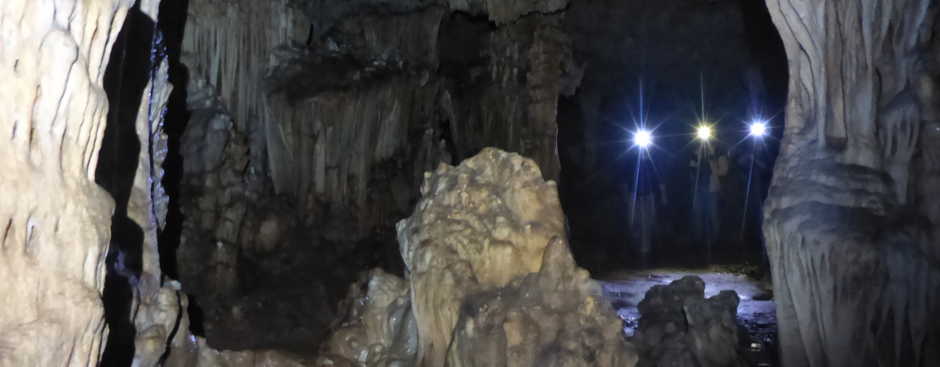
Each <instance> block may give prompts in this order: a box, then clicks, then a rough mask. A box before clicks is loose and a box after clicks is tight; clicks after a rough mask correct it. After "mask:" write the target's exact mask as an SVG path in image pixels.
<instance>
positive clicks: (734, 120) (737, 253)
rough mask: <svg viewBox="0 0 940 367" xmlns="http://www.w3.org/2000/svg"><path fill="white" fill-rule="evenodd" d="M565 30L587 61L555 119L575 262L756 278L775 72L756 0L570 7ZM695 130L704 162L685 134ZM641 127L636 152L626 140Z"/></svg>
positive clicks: (776, 105)
mask: <svg viewBox="0 0 940 367" xmlns="http://www.w3.org/2000/svg"><path fill="white" fill-rule="evenodd" d="M678 25H681V26H678ZM566 29H567V31H568V32H569V34H571V36H572V39H573V40H574V43H573V45H574V52H575V58H576V60H577V61H578V62H579V63H582V64H584V65H586V71H585V76H584V80H583V82H582V84H581V86H580V88H579V90H578V93H577V94H576V95H575V96H573V97H571V98H562V99H561V101H560V104H559V111H558V114H559V141H558V145H559V148H558V150H559V155H560V159H561V163H562V179H561V186H560V195H561V199H562V203H563V205H564V207H565V212H566V214H567V216H568V219H569V221H570V228H571V231H570V232H571V233H570V234H571V237H572V250H573V252H574V254H575V257H576V259H577V260H578V262H579V264H581V265H582V266H585V267H586V268H588V269H589V270H591V272H592V273H594V274H603V273H607V272H611V271H616V270H618V269H624V268H638V267H656V266H703V265H713V264H726V265H727V264H731V265H733V266H739V267H742V269H744V268H747V269H748V270H749V271H750V272H752V273H755V274H757V273H765V274H766V271H767V268H766V266H765V265H763V264H766V260H765V259H766V256H765V255H764V250H763V244H762V242H763V239H762V236H761V229H760V228H761V220H762V219H761V217H760V213H761V210H760V208H761V205H762V201H763V198H764V197H765V196H766V191H767V188H768V187H769V184H770V176H771V172H772V168H773V162H774V160H775V158H776V154H777V145H778V143H779V138H780V137H781V136H782V132H783V121H784V118H783V109H784V107H785V102H786V92H787V89H786V88H787V86H786V83H787V65H786V55H785V53H784V50H783V45H782V42H781V41H780V38H779V35H778V34H777V32H776V29H775V28H774V26H773V24H772V22H771V19H770V16H769V14H768V12H767V9H766V7H765V5H764V4H763V3H762V2H756V1H746V0H722V1H692V0H682V1H671V2H617V1H612V0H602V1H596V2H590V3H583V2H576V3H573V4H572V5H571V7H570V9H569V10H568V14H567V18H566ZM758 120H760V121H765V122H766V123H767V125H768V127H769V130H768V135H767V136H764V137H762V138H756V137H752V136H749V127H750V126H749V125H750V123H751V122H754V121H758ZM705 121H707V122H708V123H710V124H711V126H712V127H713V138H712V139H711V140H710V141H709V143H708V144H707V145H708V146H711V147H712V148H713V151H712V152H711V153H709V152H708V149H706V148H704V145H705V144H703V143H702V142H701V141H699V140H696V135H695V129H696V127H697V126H698V125H699V124H700V123H701V122H705ZM641 128H645V129H647V130H649V131H651V132H652V135H653V145H652V146H650V147H649V148H648V149H642V148H639V147H637V146H636V145H635V142H634V141H633V138H634V134H635V133H636V132H637V131H639V130H640V129H641ZM637 163H640V165H639V169H638V164H637ZM713 166H714V167H716V168H715V173H714V174H713V173H712V172H711V171H712V170H711V168H712V167H713ZM712 176H716V177H717V179H718V180H717V182H716V183H715V182H712V181H714V178H713V177H712ZM631 213H632V216H631Z"/></svg>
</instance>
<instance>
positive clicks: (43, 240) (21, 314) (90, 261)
mask: <svg viewBox="0 0 940 367" xmlns="http://www.w3.org/2000/svg"><path fill="white" fill-rule="evenodd" d="M132 3H133V2H132V1H119V0H96V1H52V0H29V1H26V0H5V1H3V2H2V3H0V81H2V84H3V85H4V88H2V89H0V100H2V101H3V103H2V104H0V140H2V141H3V143H0V156H2V157H3V159H2V160H0V187H2V188H3V190H4V194H3V195H0V223H3V224H2V225H0V226H2V227H3V230H2V231H0V261H2V264H0V278H2V279H4V281H5V282H6V285H5V286H4V287H3V289H2V290H0V300H2V301H0V303H2V304H3V308H2V311H0V365H4V366H62V365H72V366H92V365H95V364H97V362H98V359H99V356H100V353H101V352H102V348H103V346H102V340H103V338H104V337H105V335H106V334H107V330H106V327H105V325H104V319H103V317H102V315H103V309H102V304H101V291H102V288H103V286H104V277H105V266H104V259H105V254H106V251H107V249H108V245H109V229H110V217H111V213H112V210H113V206H114V204H113V200H111V198H110V197H109V196H108V195H107V194H106V193H105V192H104V191H103V190H102V189H101V188H99V187H98V186H97V185H95V183H94V181H93V180H94V177H95V169H96V162H97V160H98V148H99V145H100V142H101V137H102V134H103V132H104V125H105V116H106V115H107V110H108V101H107V98H106V96H105V93H104V90H103V89H102V78H103V77H104V73H105V69H106V68H107V60H108V57H109V55H110V51H111V47H112V44H113V42H114V39H115V37H116V35H117V33H118V32H119V31H120V29H121V25H122V24H123V22H124V18H125V15H126V14H127V10H128V8H129V7H130V5H131V4H132Z"/></svg>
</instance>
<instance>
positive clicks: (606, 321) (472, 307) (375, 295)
mask: <svg viewBox="0 0 940 367" xmlns="http://www.w3.org/2000/svg"><path fill="white" fill-rule="evenodd" d="M421 192H422V195H423V198H422V199H421V201H419V203H418V205H417V208H416V209H415V212H414V214H412V216H411V217H409V218H408V219H405V220H403V221H401V222H399V224H398V236H399V242H400V246H401V253H402V257H403V258H404V259H405V264H406V266H407V269H408V271H407V279H406V280H405V281H402V280H401V279H396V278H394V277H392V276H389V275H387V274H384V273H381V272H378V273H373V276H372V278H371V280H370V282H369V283H368V289H367V291H366V295H365V297H362V298H361V301H354V303H357V302H361V304H357V306H355V307H354V308H353V311H352V312H351V313H350V314H349V316H348V318H347V320H346V322H345V323H344V324H343V327H342V328H340V330H339V331H338V332H337V333H336V334H334V335H333V336H332V338H331V339H330V342H329V343H327V344H326V345H325V348H324V356H323V357H321V359H320V361H319V363H320V365H330V363H350V364H351V365H367V366H386V365H397V364H394V363H403V365H419V366H443V365H450V366H541V365H545V366H632V365H633V364H635V363H636V355H635V353H634V352H633V349H632V346H630V345H629V344H627V343H626V342H625V341H624V339H623V337H622V335H621V330H620V324H621V323H620V321H619V319H618V318H617V316H616V315H615V314H614V313H613V310H612V309H610V308H609V306H608V305H607V304H606V302H604V301H603V300H602V299H600V298H599V295H600V289H599V287H598V285H597V284H596V283H595V282H594V281H592V280H591V279H590V278H589V275H588V273H587V271H585V270H583V269H580V268H578V267H577V265H576V264H575V263H574V260H573V259H572V257H571V254H570V252H569V250H568V245H567V242H566V239H565V238H566V237H565V236H566V235H565V227H564V215H563V213H562V212H561V206H560V204H559V202H558V195H557V192H556V188H555V184H554V182H552V181H549V182H545V181H543V180H542V178H541V173H540V172H539V170H538V167H537V166H536V165H535V163H534V162H533V161H531V160H529V159H525V158H522V157H521V156H519V155H516V154H510V153H506V152H503V151H500V150H497V149H492V148H486V149H484V150H483V151H482V152H481V153H480V154H478V155H477V156H475V157H473V158H470V159H468V160H466V161H464V162H463V163H462V164H460V165H459V166H457V167H451V166H447V165H441V166H440V167H439V168H438V169H437V170H436V171H435V172H433V173H428V174H427V177H426V179H425V183H424V185H422V189H421ZM354 289H355V288H354ZM360 293H361V292H360ZM355 294H356V293H355V292H354V293H353V296H354V297H355ZM344 361H345V362H344Z"/></svg>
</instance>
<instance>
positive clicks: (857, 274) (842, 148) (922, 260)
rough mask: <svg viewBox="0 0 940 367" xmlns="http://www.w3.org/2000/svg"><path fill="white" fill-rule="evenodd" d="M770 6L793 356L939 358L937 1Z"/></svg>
mask: <svg viewBox="0 0 940 367" xmlns="http://www.w3.org/2000/svg"><path fill="white" fill-rule="evenodd" d="M767 5H768V8H769V9H770V12H771V15H772V18H773V20H774V23H775V25H776V26H777V29H778V30H779V31H780V33H781V38H782V39H783V41H784V45H785V47H786V51H787V56H788V61H789V70H790V88H789V90H790V92H789V93H790V94H789V98H788V104H787V121H786V131H785V133H784V137H783V140H782V142H781V152H780V156H779V158H778V160H777V164H776V167H775V172H774V179H773V183H772V186H771V189H770V196H769V198H768V200H767V202H766V204H765V207H764V213H765V217H766V218H767V220H766V221H765V223H764V234H765V236H766V238H767V246H768V251H769V255H770V261H771V266H772V272H773V284H774V293H775V298H776V302H777V318H778V320H779V338H780V339H779V340H780V346H781V356H782V358H783V360H782V362H783V364H784V365H786V366H849V365H859V366H861V365H879V366H933V365H937V364H938V363H940V355H938V352H937V351H940V335H938V332H940V324H938V323H937V319H936V317H934V315H936V313H937V312H938V311H940V302H938V298H937V289H940V288H938V286H940V266H938V264H940V262H938V261H937V260H938V259H940V258H938V251H940V247H938V245H937V244H938V241H937V234H938V228H940V222H938V221H937V211H938V209H937V208H938V204H937V203H938V191H937V187H938V186H937V185H936V182H937V162H938V155H937V149H936V145H937V144H936V139H937V138H938V125H937V121H938V115H937V113H936V111H937V107H936V106H937V105H938V100H937V97H936V96H937V94H936V90H937V77H938V73H937V72H938V69H937V55H938V53H937V51H938V49H937V33H936V18H937V12H936V10H937V9H936V5H935V4H932V3H931V2H930V1H921V0H906V1H891V2H868V1H822V2H816V1H802V0H779V1H778V0H769V1H768V2H767Z"/></svg>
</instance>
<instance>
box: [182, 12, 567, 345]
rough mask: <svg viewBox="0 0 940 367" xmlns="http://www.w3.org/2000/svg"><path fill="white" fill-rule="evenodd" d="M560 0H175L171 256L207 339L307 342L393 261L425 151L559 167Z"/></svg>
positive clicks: (439, 156) (431, 161) (425, 167)
mask: <svg viewBox="0 0 940 367" xmlns="http://www.w3.org/2000/svg"><path fill="white" fill-rule="evenodd" d="M566 4H567V2H565V1H535V2H522V3H508V2H507V3H497V2H475V1H470V2H463V1H450V2H445V1H437V2H433V1H392V2H387V1H357V2H302V1H286V0H278V1H271V2H256V1H234V0H227V1H208V0H191V1H190V2H189V7H188V14H187V17H186V25H185V32H184V37H183V45H182V52H181V57H180V59H181V61H182V65H183V66H184V70H183V71H182V72H185V73H186V75H187V77H186V80H187V81H188V82H187V85H186V92H185V97H186V109H187V111H188V112H187V113H188V115H189V119H188V121H187V122H186V127H185V130H184V131H183V133H182V135H181V137H180V143H179V144H180V154H181V156H182V162H183V166H182V174H181V183H180V210H181V213H182V215H183V218H184V220H183V222H182V224H181V228H182V229H181V232H182V233H181V238H180V243H179V246H178V249H177V251H176V254H175V256H176V258H177V259H178V261H177V264H178V270H179V275H180V278H181V281H182V284H183V287H184V289H185V290H186V292H187V293H188V294H190V295H191V296H192V297H193V301H194V302H196V303H197V304H198V308H199V310H201V313H202V315H203V319H202V330H203V331H204V333H205V335H206V337H207V339H208V342H209V344H210V345H212V346H213V347H216V348H225V349H246V348H264V347H277V348H282V349H290V350H295V351H299V352H306V353H309V352H310V351H312V350H315V349H314V348H311V346H315V345H316V343H317V342H318V340H319V339H320V338H322V336H323V335H324V332H325V330H327V329H328V325H329V323H330V322H332V320H333V318H334V317H335V316H336V312H337V309H336V307H337V304H336V303H337V301H338V300H339V299H340V298H342V297H343V296H344V295H345V293H346V291H347V289H346V287H347V285H348V284H350V283H351V282H352V281H353V280H355V278H356V276H357V273H359V272H361V271H364V270H367V269H369V268H371V267H374V266H382V267H384V268H386V269H389V270H391V271H393V272H395V271H397V272H400V271H401V266H402V265H401V263H400V257H399V255H398V254H397V250H396V247H397V246H396V245H395V239H394V230H393V225H394V222H395V221H396V220H397V219H399V218H403V217H405V216H407V214H408V213H409V212H410V211H411V209H412V206H413V205H414V203H415V202H416V200H417V195H418V186H419V185H420V183H421V181H422V180H423V179H424V172H425V171H430V170H433V169H434V168H436V166H437V165H438V164H439V163H456V162H459V161H460V160H463V159H464V158H467V157H469V156H472V155H473V154H475V153H477V152H478V151H479V150H480V149H482V148H483V147H485V146H498V147H502V148H505V149H508V150H511V151H515V152H518V153H521V154H524V155H526V156H530V157H533V158H534V159H535V160H536V161H537V162H538V163H539V165H540V166H541V167H542V172H543V174H544V175H545V176H546V178H551V179H557V177H558V175H559V170H560V167H559V163H558V160H557V158H556V157H557V156H556V154H555V138H556V134H557V132H556V131H557V123H556V111H557V103H558V98H559V96H560V95H562V94H564V93H568V94H570V93H572V92H573V91H574V90H575V88H576V87H577V85H578V83H579V73H578V70H576V68H575V67H574V65H573V64H572V63H571V55H570V39H569V38H568V37H567V35H566V34H565V33H564V32H563V31H562V30H561V21H562V17H563V13H564V8H565V6H566ZM337 264H341V265H339V266H337Z"/></svg>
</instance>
